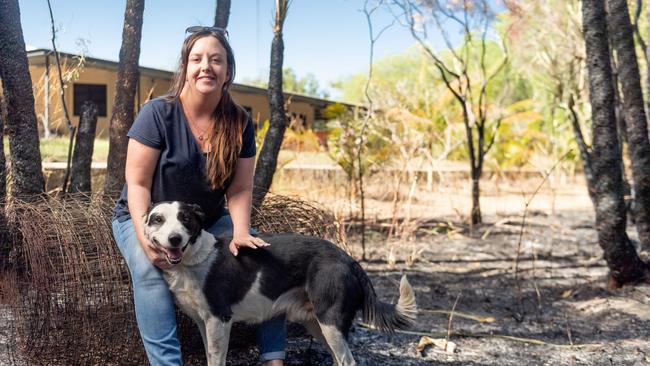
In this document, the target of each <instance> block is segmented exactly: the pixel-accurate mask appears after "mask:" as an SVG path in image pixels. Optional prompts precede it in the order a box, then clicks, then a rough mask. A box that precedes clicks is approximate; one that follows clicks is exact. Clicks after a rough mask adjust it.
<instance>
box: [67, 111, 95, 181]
mask: <svg viewBox="0 0 650 366" xmlns="http://www.w3.org/2000/svg"><path fill="white" fill-rule="evenodd" d="M96 129H97V106H96V105H95V104H94V103H92V102H89V101H86V102H84V104H83V106H82V107H81V117H80V118H79V127H77V137H76V141H77V142H76V143H75V145H74V153H73V154H72V174H71V175H72V180H71V182H70V189H69V190H68V191H69V192H71V193H77V192H80V193H90V192H91V183H90V182H91V165H92V162H93V147H94V144H95V130H96Z"/></svg>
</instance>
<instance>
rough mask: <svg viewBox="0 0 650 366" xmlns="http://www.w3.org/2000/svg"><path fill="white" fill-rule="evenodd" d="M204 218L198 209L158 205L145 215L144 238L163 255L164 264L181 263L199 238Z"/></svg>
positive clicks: (170, 203) (188, 205)
mask: <svg viewBox="0 0 650 366" xmlns="http://www.w3.org/2000/svg"><path fill="white" fill-rule="evenodd" d="M204 216H205V215H204V214H203V210H201V206H199V205H194V204H187V203H183V202H162V203H158V204H156V205H154V206H153V207H151V208H150V209H149V211H148V212H147V213H146V214H145V215H144V218H143V220H142V224H143V229H144V235H145V236H146V237H147V239H149V241H151V243H152V244H153V245H154V246H156V248H158V249H160V250H162V251H163V252H164V253H165V258H166V259H167V262H169V263H170V264H178V263H180V262H181V261H182V260H183V254H184V253H185V250H186V249H187V247H188V246H190V245H192V244H194V243H195V242H196V239H197V238H198V237H199V236H200V235H201V231H202V230H203V218H204Z"/></svg>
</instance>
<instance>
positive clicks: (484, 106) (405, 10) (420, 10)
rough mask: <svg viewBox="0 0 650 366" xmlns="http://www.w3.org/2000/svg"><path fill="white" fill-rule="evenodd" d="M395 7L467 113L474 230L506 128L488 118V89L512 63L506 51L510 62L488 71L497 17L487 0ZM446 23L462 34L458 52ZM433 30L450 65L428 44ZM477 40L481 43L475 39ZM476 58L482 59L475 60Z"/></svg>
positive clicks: (398, 0) (409, 0)
mask: <svg viewBox="0 0 650 366" xmlns="http://www.w3.org/2000/svg"><path fill="white" fill-rule="evenodd" d="M393 3H394V4H395V5H396V6H397V7H398V8H399V12H398V14H399V15H397V17H398V18H399V19H400V20H401V21H402V23H403V24H404V25H406V26H407V27H408V28H409V29H410V31H411V35H412V36H413V38H414V39H415V40H416V41H417V42H418V44H419V45H420V46H421V47H422V48H423V49H424V51H425V53H426V54H427V55H428V56H429V57H430V59H431V61H432V62H433V65H434V66H435V67H436V68H437V69H438V71H439V72H440V77H441V78H442V80H443V82H444V83H445V86H446V87H447V89H448V90H449V91H450V92H451V93H452V94H453V95H454V98H455V99H456V101H457V102H458V104H459V106H460V108H461V110H462V116H463V125H464V126H465V140H466V141H465V143H466V147H467V153H468V156H469V160H470V178H471V182H472V211H471V214H470V222H471V224H472V225H477V224H480V223H481V222H482V217H481V205H480V194H481V193H480V192H481V191H480V179H481V175H482V173H483V163H484V160H485V155H486V154H487V153H488V151H489V150H490V149H491V148H492V146H493V145H494V142H495V138H496V136H497V131H498V129H499V126H500V123H501V119H500V118H498V119H496V120H495V121H491V119H490V118H489V117H488V112H489V108H488V105H489V100H488V99H489V96H488V86H489V85H490V83H491V82H492V81H493V80H494V78H495V77H496V76H497V75H498V74H499V73H500V72H501V70H503V68H504V67H505V65H506V64H507V63H508V54H507V52H506V51H507V50H506V49H505V47H504V52H506V53H505V57H504V58H503V59H502V60H501V61H500V62H499V63H498V64H497V65H496V67H492V68H489V67H488V65H487V64H486V60H485V58H486V54H487V44H488V40H487V38H488V28H489V24H490V22H491V20H492V19H493V16H494V14H493V12H492V10H491V8H490V4H489V2H488V1H487V0H480V1H471V0H462V1H449V0H425V1H414V0H394V1H393ZM446 21H449V22H451V23H452V24H454V26H457V27H459V28H460V29H461V30H462V31H461V32H462V39H463V44H462V45H461V46H460V47H454V46H453V44H452V42H451V39H450V37H449V35H448V34H447V31H446V28H447V27H445V22H446ZM430 25H434V27H435V28H437V31H438V33H440V34H441V35H442V37H443V40H444V41H445V43H446V46H447V51H449V52H450V54H451V59H449V60H446V59H445V58H443V57H442V56H441V55H440V54H439V53H438V52H437V51H436V50H434V49H433V47H432V45H431V43H430V42H429V41H430V40H429V39H428V38H427V34H428V26H430ZM477 36H478V37H480V38H478V39H475V37H477ZM475 52H478V54H477V55H475V54H474V53H475ZM473 55H474V58H472V56H473ZM476 58H478V60H477V59H476ZM472 68H474V69H478V73H476V72H472V71H471V69H472Z"/></svg>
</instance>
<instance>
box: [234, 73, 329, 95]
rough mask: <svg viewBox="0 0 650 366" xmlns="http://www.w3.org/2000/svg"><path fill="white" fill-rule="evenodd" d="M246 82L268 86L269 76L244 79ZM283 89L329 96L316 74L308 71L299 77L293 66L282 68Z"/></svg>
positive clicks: (291, 91)
mask: <svg viewBox="0 0 650 366" xmlns="http://www.w3.org/2000/svg"><path fill="white" fill-rule="evenodd" d="M244 82H245V83H246V84H250V85H255V86H259V87H262V88H268V86H269V83H268V78H264V77H258V78H255V79H248V80H244ZM282 90H283V91H284V92H288V93H298V94H305V95H310V96H314V97H319V98H327V97H328V93H327V92H326V91H324V90H321V88H320V85H319V83H318V80H317V79H316V76H314V74H312V73H308V74H307V75H304V76H302V77H299V76H298V75H297V74H296V72H295V71H294V70H293V69H292V68H291V67H285V68H283V69H282Z"/></svg>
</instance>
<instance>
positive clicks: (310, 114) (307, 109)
mask: <svg viewBox="0 0 650 366" xmlns="http://www.w3.org/2000/svg"><path fill="white" fill-rule="evenodd" d="M232 97H233V99H234V100H235V101H236V102H237V103H239V105H241V106H242V107H244V108H250V110H252V113H251V118H252V119H253V122H255V123H262V122H264V121H266V120H268V119H270V118H271V109H270V108H269V100H268V97H267V96H266V95H262V94H255V93H246V92H242V91H237V90H233V91H232ZM285 104H288V108H287V110H288V111H287V113H289V114H290V115H291V114H293V115H295V116H298V115H302V116H303V117H304V119H305V123H306V125H307V126H311V125H312V123H313V122H314V114H315V113H314V107H313V106H312V105H311V104H309V103H306V102H294V101H292V100H291V99H290V98H288V97H285Z"/></svg>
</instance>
